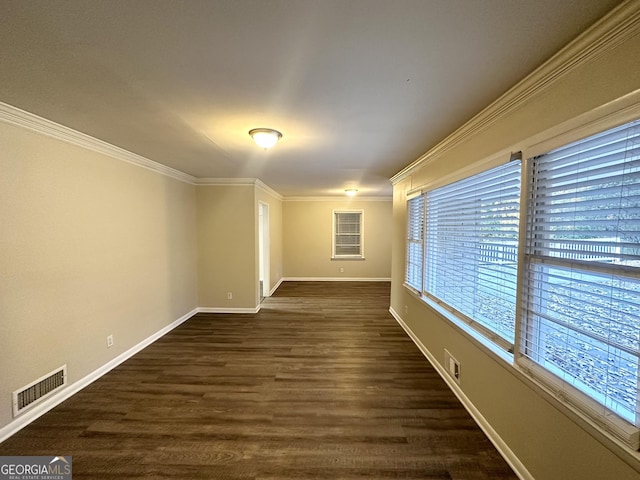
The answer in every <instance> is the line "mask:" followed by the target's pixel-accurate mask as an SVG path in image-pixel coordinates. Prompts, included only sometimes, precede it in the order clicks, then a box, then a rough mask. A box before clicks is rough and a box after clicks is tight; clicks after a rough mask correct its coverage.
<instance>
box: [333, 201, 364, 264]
mask: <svg viewBox="0 0 640 480" xmlns="http://www.w3.org/2000/svg"><path fill="white" fill-rule="evenodd" d="M340 214H358V216H359V222H358V232H357V234H350V233H345V234H344V235H345V236H356V235H357V236H358V237H359V242H358V244H357V245H358V247H359V253H357V254H340V253H337V248H338V247H339V246H340V244H339V242H338V241H337V237H338V235H339V233H338V223H339V222H338V216H339V215H340ZM331 218H332V221H331V223H332V230H331V259H332V260H364V210H363V209H334V210H332V212H331Z"/></svg>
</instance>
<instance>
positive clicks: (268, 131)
mask: <svg viewBox="0 0 640 480" xmlns="http://www.w3.org/2000/svg"><path fill="white" fill-rule="evenodd" d="M249 135H251V138H253V141H254V142H256V145H258V146H259V147H262V148H264V149H267V148H271V147H273V146H274V145H275V144H276V143H278V140H280V139H281V138H282V134H281V133H280V132H279V131H277V130H273V129H272V128H254V129H253V130H249Z"/></svg>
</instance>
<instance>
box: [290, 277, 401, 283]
mask: <svg viewBox="0 0 640 480" xmlns="http://www.w3.org/2000/svg"><path fill="white" fill-rule="evenodd" d="M283 280H284V281H285V282H390V281H391V278H370V277H367V278H360V277H285V278H284V279H283Z"/></svg>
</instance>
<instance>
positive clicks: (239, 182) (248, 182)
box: [194, 177, 258, 187]
mask: <svg viewBox="0 0 640 480" xmlns="http://www.w3.org/2000/svg"><path fill="white" fill-rule="evenodd" d="M257 180H258V179H257V178H216V177H199V178H196V179H195V182H194V183H195V184H196V185H212V186H213V185H217V186H220V185H228V186H235V187H247V186H254V185H255V184H256V181H257Z"/></svg>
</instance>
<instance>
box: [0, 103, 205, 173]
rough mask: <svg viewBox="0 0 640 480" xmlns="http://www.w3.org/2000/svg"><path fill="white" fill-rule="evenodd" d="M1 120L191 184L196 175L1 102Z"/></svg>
mask: <svg viewBox="0 0 640 480" xmlns="http://www.w3.org/2000/svg"><path fill="white" fill-rule="evenodd" d="M0 121H4V122H6V123H9V124H11V125H15V126H18V127H22V128H26V129H27V130H31V131H32V132H36V133H39V134H41V135H46V136H48V137H51V138H55V139H56V140H61V141H63V142H67V143H70V144H72V145H76V146H78V147H82V148H86V149H88V150H92V151H94V152H97V153H100V154H103V155H107V156H109V157H111V158H114V159H116V160H121V161H123V162H127V163H131V164H133V165H136V166H138V167H142V168H146V169H147V170H151V171H153V172H156V173H159V174H161V175H165V176H167V177H171V178H174V179H176V180H180V181H181V182H185V183H189V184H194V183H195V180H196V178H195V177H193V176H191V175H188V174H186V173H183V172H180V171H178V170H176V169H174V168H171V167H167V166H166V165H162V164H160V163H158V162H154V161H153V160H149V159H148V158H145V157H143V156H141V155H138V154H136V153H132V152H130V151H128V150H125V149H123V148H120V147H116V146H115V145H111V144H110V143H107V142H103V141H102V140H98V139H97V138H94V137H92V136H90V135H87V134H84V133H82V132H78V131H77V130H73V129H71V128H69V127H65V126H64V125H60V124H59V123H55V122H52V121H51V120H47V119H46V118H42V117H39V116H38V115H34V114H33V113H29V112H26V111H24V110H21V109H19V108H17V107H14V106H12V105H8V104H6V103H3V102H0Z"/></svg>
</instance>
